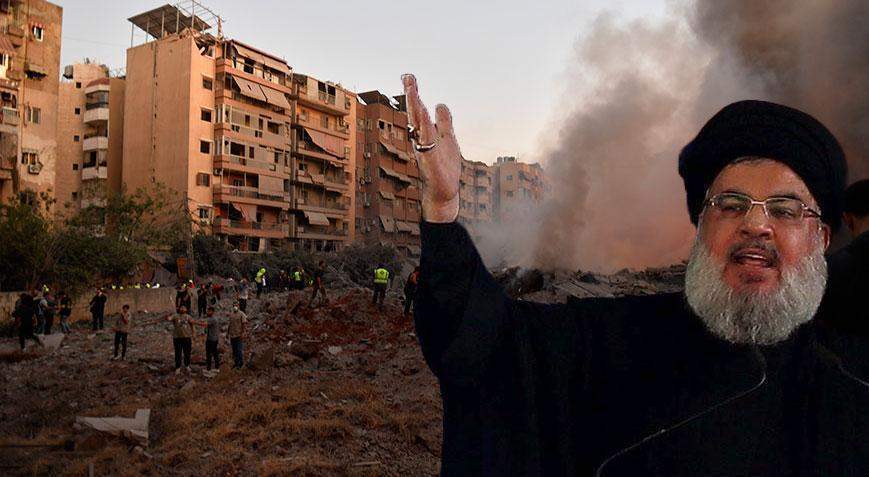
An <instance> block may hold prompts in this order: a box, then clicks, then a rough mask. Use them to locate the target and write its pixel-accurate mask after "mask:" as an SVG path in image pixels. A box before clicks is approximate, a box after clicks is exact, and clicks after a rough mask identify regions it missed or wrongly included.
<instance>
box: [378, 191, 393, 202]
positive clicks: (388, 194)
mask: <svg viewBox="0 0 869 477" xmlns="http://www.w3.org/2000/svg"><path fill="white" fill-rule="evenodd" d="M380 197H383V198H384V199H386V200H395V194H393V193H392V192H389V191H385V190H382V191H380Z"/></svg>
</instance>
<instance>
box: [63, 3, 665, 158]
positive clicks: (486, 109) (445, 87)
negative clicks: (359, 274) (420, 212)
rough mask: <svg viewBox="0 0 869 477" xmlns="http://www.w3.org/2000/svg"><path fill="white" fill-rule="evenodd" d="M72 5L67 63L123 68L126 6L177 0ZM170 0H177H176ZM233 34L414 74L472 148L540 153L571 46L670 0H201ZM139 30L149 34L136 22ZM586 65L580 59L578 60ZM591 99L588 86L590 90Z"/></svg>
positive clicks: (380, 73)
mask: <svg viewBox="0 0 869 477" xmlns="http://www.w3.org/2000/svg"><path fill="white" fill-rule="evenodd" d="M53 1H54V3H57V4H59V5H60V6H62V7H63V8H64V12H63V34H62V36H63V43H62V45H63V46H62V52H61V65H66V64H70V63H74V62H78V61H82V60H83V59H84V58H90V59H91V60H94V61H97V62H100V63H105V64H106V65H108V66H109V67H110V68H111V69H115V68H123V67H124V65H125V61H126V60H125V55H126V53H125V51H126V49H127V48H129V46H130V43H131V24H130V23H129V22H128V21H127V18H129V17H131V16H133V15H135V14H138V13H142V12H145V11H147V10H150V9H152V8H156V7H158V6H160V5H163V4H165V3H167V0H163V1H157V0H154V1H152V0H135V1H134V0H53ZM168 1H170V2H171V1H172V0H168ZM200 3H202V4H204V5H206V6H207V7H209V8H210V9H211V10H212V11H214V12H215V13H217V14H218V15H220V16H221V17H222V18H223V30H224V35H225V36H227V37H229V38H236V39H238V40H240V41H243V42H245V43H248V44H250V45H252V46H255V47H257V48H259V49H262V50H265V51H267V52H269V53H273V54H276V55H278V56H283V57H284V58H285V59H286V60H287V62H288V63H289V64H290V66H292V67H293V69H294V70H295V71H297V72H300V73H305V74H309V75H312V76H314V77H317V78H319V79H322V80H330V81H335V82H338V83H341V84H342V85H343V86H345V87H347V88H349V89H351V90H353V91H356V92H363V91H368V90H371V89H377V90H380V91H381V92H382V93H385V94H388V95H396V94H400V93H401V82H400V76H401V74H402V73H405V72H412V73H414V74H416V76H417V78H418V81H419V84H420V93H421V95H422V98H423V100H424V101H425V102H426V103H427V104H428V105H429V106H430V107H431V108H432V109H433V108H434V105H435V104H437V103H445V104H447V105H448V106H449V107H450V109H451V111H452V113H453V118H454V126H455V129H456V134H457V136H458V140H459V144H460V145H461V147H462V152H463V155H464V156H465V158H467V159H470V160H477V161H484V162H487V163H492V162H494V160H495V158H496V157H497V156H504V155H508V156H518V157H519V158H520V160H522V159H524V160H529V161H530V160H536V159H537V156H538V155H539V154H540V152H541V151H540V148H541V144H542V143H543V142H545V141H547V140H550V141H551V140H552V136H553V134H554V133H555V132H556V131H555V130H554V128H553V124H555V121H556V120H557V118H558V117H559V116H560V115H562V114H564V111H562V109H563V108H565V107H567V105H570V104H576V101H577V98H566V97H565V96H566V95H570V91H571V85H569V84H566V83H568V81H566V79H565V78H566V77H568V76H567V75H566V72H567V69H568V64H569V62H570V61H571V58H573V54H572V50H573V47H574V44H575V43H576V41H577V39H578V38H581V37H582V35H583V34H584V32H585V31H586V30H587V29H588V27H589V25H590V23H591V22H592V21H593V20H594V19H595V18H596V17H597V16H598V15H599V14H600V13H602V12H604V11H610V12H616V14H617V15H619V16H621V17H624V18H635V17H649V16H653V17H654V16H661V15H663V14H664V12H665V1H664V0H585V1H582V2H578V1H575V0H574V1H571V0H558V1H545V2H543V1H538V2H530V1H490V0H476V1H466V0H465V1H462V0H442V1H439V2H416V1H408V0H405V1H393V0H384V1H379V0H367V1H356V0H353V1H341V0H338V1H334V2H329V3H325V2H299V1H295V0H247V1H244V2H240V1H237V0H203V1H201V2H200ZM132 41H133V42H134V43H135V44H140V43H142V42H143V41H144V35H143V34H142V32H141V31H140V30H139V31H136V32H134V34H133V37H132ZM580 67H581V65H580ZM580 100H581V98H580Z"/></svg>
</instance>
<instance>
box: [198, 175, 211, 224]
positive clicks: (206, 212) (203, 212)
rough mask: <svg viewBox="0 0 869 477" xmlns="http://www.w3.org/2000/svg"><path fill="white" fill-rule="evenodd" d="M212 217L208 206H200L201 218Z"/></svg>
mask: <svg viewBox="0 0 869 477" xmlns="http://www.w3.org/2000/svg"><path fill="white" fill-rule="evenodd" d="M206 177H208V176H206ZM210 217H211V213H210V211H209V210H208V209H207V208H205V207H200V208H199V218H200V219H207V218H210Z"/></svg>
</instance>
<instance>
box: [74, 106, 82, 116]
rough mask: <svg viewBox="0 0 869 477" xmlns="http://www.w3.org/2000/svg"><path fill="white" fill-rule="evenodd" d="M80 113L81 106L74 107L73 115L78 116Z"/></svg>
mask: <svg viewBox="0 0 869 477" xmlns="http://www.w3.org/2000/svg"><path fill="white" fill-rule="evenodd" d="M80 114H81V108H75V115H76V116H78V115H80Z"/></svg>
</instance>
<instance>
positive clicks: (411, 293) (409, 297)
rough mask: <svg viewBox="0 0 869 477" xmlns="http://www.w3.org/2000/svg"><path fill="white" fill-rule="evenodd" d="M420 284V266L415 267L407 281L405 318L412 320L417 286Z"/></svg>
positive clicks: (405, 288) (405, 287)
mask: <svg viewBox="0 0 869 477" xmlns="http://www.w3.org/2000/svg"><path fill="white" fill-rule="evenodd" d="M418 284H419V265H417V266H416V267H414V269H413V271H412V272H410V275H408V276H407V281H406V282H405V283H404V317H405V318H410V310H412V309H413V301H414V299H416V286H417V285H418Z"/></svg>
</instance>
